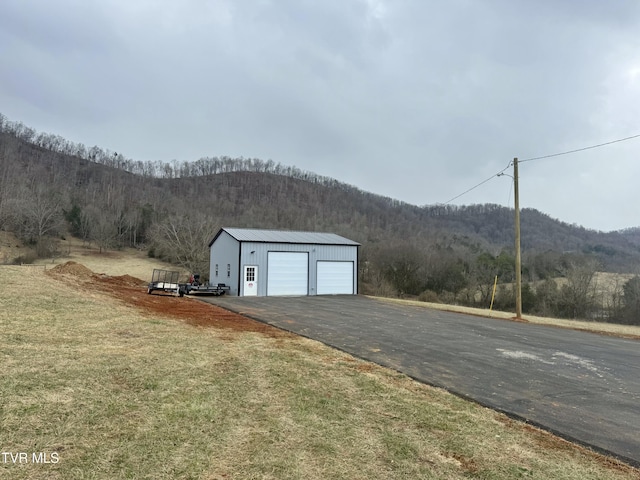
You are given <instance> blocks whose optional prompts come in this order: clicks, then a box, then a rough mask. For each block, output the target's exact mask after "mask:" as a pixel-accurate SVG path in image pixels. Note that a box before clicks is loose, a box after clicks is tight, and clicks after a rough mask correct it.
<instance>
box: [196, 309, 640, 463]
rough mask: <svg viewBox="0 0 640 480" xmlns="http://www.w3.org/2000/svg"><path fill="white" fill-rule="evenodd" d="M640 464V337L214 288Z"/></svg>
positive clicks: (295, 328)
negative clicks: (241, 294) (237, 293)
mask: <svg viewBox="0 0 640 480" xmlns="http://www.w3.org/2000/svg"><path fill="white" fill-rule="evenodd" d="M207 300H208V301H210V302H211V303H215V304H217V305H220V306H222V307H224V308H227V309H229V310H233V311H235V312H239V313H242V314H244V315H246V316H249V317H252V318H255V319H258V320H261V321H263V322H266V323H269V324H272V325H275V326H277V327H280V328H283V329H286V330H289V331H292V332H295V333H298V334H301V335H304V336H306V337H309V338H312V339H316V340H319V341H321V342H323V343H325V344H328V345H331V346H334V347H336V348H339V349H341V350H343V351H346V352H348V353H351V354H354V355H356V356H358V357H360V358H364V359H367V360H371V361H373V362H375V363H378V364H380V365H384V366H387V367H391V368H393V369H396V370H398V371H401V372H404V373H406V374H408V375H410V376H411V377H413V378H415V379H417V380H420V381H423V382H425V383H428V384H431V385H435V386H439V387H443V388H446V389H447V390H449V391H452V392H454V393H456V394H458V395H462V396H465V397H469V398H471V399H473V400H475V401H477V402H479V403H481V404H483V405H486V406H489V407H492V408H495V409H497V410H500V411H504V412H507V413H509V414H512V415H515V416H517V417H520V418H523V419H525V420H527V421H529V422H532V423H534V424H537V425H540V426H542V427H544V428H546V429H548V430H551V431H553V432H556V433H558V434H560V435H562V436H564V437H566V438H570V439H572V440H576V441H578V442H580V443H583V444H587V445H591V446H593V447H595V448H597V449H600V450H603V451H606V452H610V453H612V454H614V455H615V456H618V457H620V458H623V459H625V460H627V461H629V462H630V463H632V464H634V465H640V342H638V341H634V340H625V339H619V338H614V337H608V336H603V335H596V334H591V333H586V332H577V331H572V330H564V329H558V328H553V327H546V326H541V325H533V324H526V323H516V322H509V321H504V320H496V319H488V318H479V317H474V316H469V315H463V314H457V313H450V312H442V311H438V310H433V309H429V308H426V307H421V306H405V305H398V304H392V303H388V302H384V301H381V300H376V299H372V298H368V297H361V296H310V297H214V298H209V299H207Z"/></svg>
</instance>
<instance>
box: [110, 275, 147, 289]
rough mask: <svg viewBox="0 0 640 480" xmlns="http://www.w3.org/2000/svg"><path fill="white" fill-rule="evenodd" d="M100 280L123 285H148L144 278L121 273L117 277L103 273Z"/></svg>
mask: <svg viewBox="0 0 640 480" xmlns="http://www.w3.org/2000/svg"><path fill="white" fill-rule="evenodd" d="M99 280H101V281H103V282H107V283H110V284H112V285H123V286H128V287H142V286H146V285H147V282H145V281H144V280H141V279H139V278H136V277H133V276H131V275H119V276H116V277H109V276H107V275H102V276H100V277H99Z"/></svg>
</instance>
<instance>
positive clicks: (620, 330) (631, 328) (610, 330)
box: [373, 297, 640, 339]
mask: <svg viewBox="0 0 640 480" xmlns="http://www.w3.org/2000/svg"><path fill="white" fill-rule="evenodd" d="M373 298H376V299H378V300H382V301H385V302H389V303H402V304H405V305H414V306H418V307H425V308H433V309H436V310H444V311H447V312H456V313H466V314H468V315H475V316H478V317H490V318H497V319H500V320H514V313H512V312H500V311H496V310H493V311H492V312H489V310H488V309H484V308H472V307H461V306H457V305H445V304H442V303H429V302H421V301H418V300H404V299H399V298H387V297H373ZM522 321H525V322H529V323H537V324H540V325H549V326H552V327H560V328H568V329H572V330H584V331H588V332H595V333H602V334H606V335H614V336H620V337H625V338H634V339H640V327H639V326H635V325H618V324H615V323H603V322H587V321H581V320H566V319H559V318H547V317H538V316H535V315H523V319H522Z"/></svg>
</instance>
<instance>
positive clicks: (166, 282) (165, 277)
mask: <svg viewBox="0 0 640 480" xmlns="http://www.w3.org/2000/svg"><path fill="white" fill-rule="evenodd" d="M179 279H180V272H177V271H174V270H162V269H159V268H154V269H153V274H152V275H151V282H149V285H148V286H147V293H148V294H150V295H151V294H152V293H153V292H156V291H161V292H165V293H172V294H174V295H175V296H177V297H183V296H185V295H192V294H201V295H216V296H218V295H224V294H225V293H226V292H228V291H229V290H230V287H229V286H228V285H225V284H224V283H218V284H216V285H212V284H210V283H200V275H198V274H193V275H191V277H190V278H189V281H188V282H186V283H180V281H179Z"/></svg>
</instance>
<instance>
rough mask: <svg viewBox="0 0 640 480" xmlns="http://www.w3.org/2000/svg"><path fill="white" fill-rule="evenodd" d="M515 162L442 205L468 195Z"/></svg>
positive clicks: (510, 163)
mask: <svg viewBox="0 0 640 480" xmlns="http://www.w3.org/2000/svg"><path fill="white" fill-rule="evenodd" d="M512 164H513V162H509V164H508V165H507V166H506V167H504V168H503V169H502V170H500V171H499V172H498V173H494V174H493V175H491V176H490V177H489V178H487V179H486V180H483V181H482V182H480V183H478V184H477V185H474V186H473V187H471V188H470V189H468V190H465V191H464V192H462V193H461V194H460V195H456V196H455V197H453V198H451V199H449V200H447V201H446V202H444V203H441V205H448V204H450V203H451V202H453V201H454V200H456V199H458V198H460V197H462V196H463V195H466V194H467V193H469V192H471V191H472V190H475V189H476V188H478V187H480V186H482V185H484V184H485V183H487V182H488V181H489V180H492V179H493V178H494V177H499V176H500V175H502V174H503V173H504V171H505V170H507V169H508V168H509V167H510V166H511V165H512Z"/></svg>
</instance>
